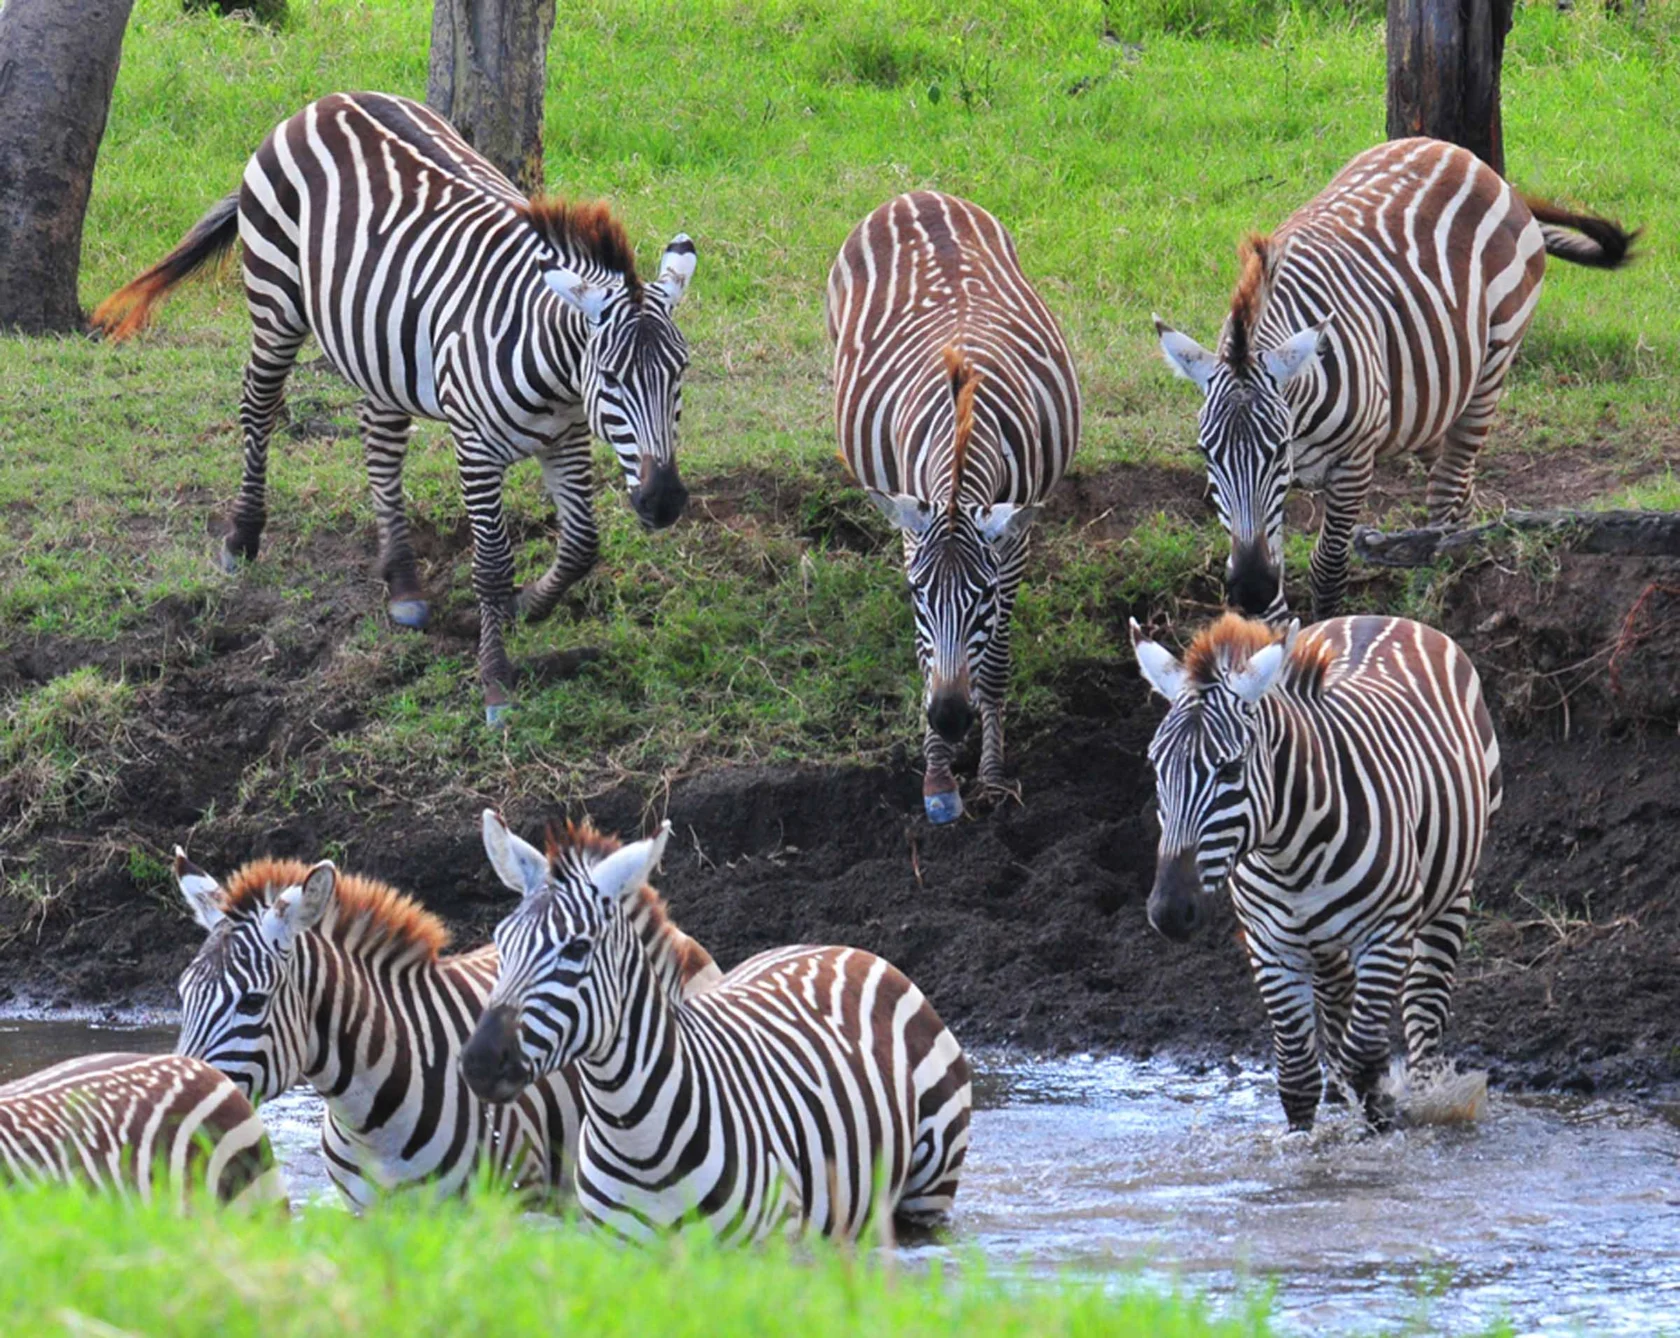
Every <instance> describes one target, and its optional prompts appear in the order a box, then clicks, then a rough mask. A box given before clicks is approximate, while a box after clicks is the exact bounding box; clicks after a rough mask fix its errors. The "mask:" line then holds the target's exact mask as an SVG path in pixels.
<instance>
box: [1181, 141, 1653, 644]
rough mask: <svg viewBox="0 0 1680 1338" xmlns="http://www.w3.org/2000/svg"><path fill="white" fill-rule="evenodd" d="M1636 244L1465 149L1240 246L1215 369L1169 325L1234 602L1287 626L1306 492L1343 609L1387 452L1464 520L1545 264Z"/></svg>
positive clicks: (1379, 179)
mask: <svg viewBox="0 0 1680 1338" xmlns="http://www.w3.org/2000/svg"><path fill="white" fill-rule="evenodd" d="M1636 235H1637V234H1634V233H1628V232H1626V231H1624V230H1623V229H1622V228H1621V227H1619V226H1618V225H1616V224H1614V223H1611V222H1609V221H1607V220H1605V219H1601V218H1595V217H1593V216H1591V215H1587V214H1577V213H1573V212H1571V211H1569V210H1565V209H1560V208H1558V207H1556V206H1554V205H1550V204H1547V203H1545V202H1544V201H1540V200H1534V199H1528V198H1525V197H1524V196H1522V195H1521V194H1519V193H1518V192H1516V191H1515V190H1513V189H1512V188H1511V187H1510V186H1509V185H1508V184H1507V183H1506V182H1505V181H1504V180H1503V179H1502V178H1501V177H1500V176H1499V174H1498V173H1496V172H1495V171H1494V170H1493V169H1492V168H1490V167H1488V166H1487V165H1486V164H1485V163H1483V162H1482V161H1481V160H1480V159H1478V158H1477V157H1476V156H1475V155H1474V154H1472V153H1470V152H1469V151H1468V150H1465V149H1461V148H1457V147H1455V146H1454V145H1451V144H1446V143H1443V142H1441V141H1439V140H1433V139H1401V140H1394V141H1391V142H1389V143H1386V144H1379V145H1378V146H1376V147H1375V148H1372V149H1368V150H1366V151H1365V152H1364V153H1361V154H1360V155H1359V156H1358V157H1356V158H1354V159H1353V161H1351V162H1350V163H1349V164H1348V165H1347V166H1346V167H1345V168H1343V169H1342V171H1341V172H1340V173H1339V174H1338V175H1337V176H1336V177H1335V179H1334V180H1333V181H1331V182H1330V184H1329V185H1328V186H1327V187H1326V188H1325V189H1324V191H1323V192H1322V193H1321V194H1319V195H1318V196H1317V197H1316V198H1314V199H1313V200H1311V201H1309V202H1308V203H1307V204H1306V205H1304V206H1302V207H1301V208H1300V209H1298V210H1297V211H1296V212H1295V213H1294V214H1292V215H1290V217H1289V218H1288V219H1287V220H1285V221H1284V223H1283V224H1282V226H1281V227H1279V228H1278V229H1277V231H1276V232H1274V233H1273V234H1272V235H1271V236H1270V237H1251V238H1250V239H1249V240H1248V241H1247V242H1245V243H1244V246H1243V251H1242V255H1243V266H1244V272H1243V276H1242V280H1241V282H1240V283H1239V284H1238V287H1237V290H1236V294H1235V296H1234V297H1233V299H1232V304H1231V315H1230V318H1229V319H1228V320H1227V321H1226V324H1225V329H1224V332H1223V334H1222V335H1221V338H1220V341H1219V350H1218V353H1217V354H1215V353H1210V352H1208V351H1207V350H1206V349H1204V348H1202V347H1201V346H1200V345H1199V344H1197V343H1196V342H1195V341H1194V340H1192V339H1190V338H1188V337H1187V336H1185V335H1183V334H1180V333H1179V332H1178V331H1176V330H1174V329H1172V328H1171V327H1169V326H1168V325H1166V324H1165V323H1164V322H1162V321H1161V319H1160V318H1159V317H1157V318H1156V322H1155V324H1156V329H1157V332H1158V333H1159V335H1160V339H1161V348H1162V351H1163V352H1164V353H1165V354H1166V357H1167V361H1168V362H1169V363H1170V364H1171V365H1172V366H1173V368H1174V369H1175V370H1176V371H1178V373H1179V374H1180V375H1182V376H1185V377H1188V378H1189V379H1190V380H1192V381H1194V382H1195V383H1196V384H1197V385H1198V386H1199V387H1200V388H1201V389H1202V391H1203V393H1204V394H1205V396H1206V399H1205V400H1204V402H1203V405H1202V409H1201V414H1200V417H1199V420H1198V440H1199V443H1200V447H1201V451H1202V454H1203V456H1204V457H1205V459H1206V462H1207V469H1208V480H1209V482H1210V484H1211V485H1212V493H1213V500H1214V504H1215V506H1216V507H1217V509H1218V511H1219V515H1220V519H1221V520H1222V521H1223V522H1224V525H1225V528H1226V529H1227V530H1228V531H1229V532H1230V536H1231V556H1230V561H1229V563H1228V565H1227V567H1226V580H1227V589H1228V594H1229V597H1230V599H1231V602H1232V603H1233V604H1235V605H1237V606H1238V607H1239V608H1241V609H1242V610H1244V611H1245V612H1247V613H1249V614H1250V615H1254V616H1264V617H1266V618H1267V619H1268V620H1271V621H1279V620H1281V618H1282V617H1283V615H1284V614H1285V612H1286V611H1287V608H1286V603H1285V597H1284V591H1283V583H1282V578H1281V573H1282V570H1283V566H1282V564H1283V503H1284V496H1285V494H1286V493H1287V492H1288V490H1289V488H1290V486H1291V485H1292V484H1294V485H1299V486H1301V487H1305V488H1310V489H1314V490H1322V492H1323V494H1324V521H1323V525H1322V527H1321V529H1320V531H1319V537H1318V542H1317V544H1316V546H1315V547H1314V549H1313V556H1312V593H1313V615H1314V617H1316V618H1327V617H1329V616H1331V615H1332V614H1333V613H1334V612H1335V611H1336V608H1337V606H1338V605H1339V603H1340V601H1341V598H1342V592H1343V589H1344V586H1345V584H1346V577H1347V566H1348V552H1349V545H1350V542H1351V540H1352V536H1353V529H1354V524H1355V522H1356V521H1357V520H1358V518H1359V513H1360V511H1361V509H1362V508H1363V506H1364V503H1365V497H1366V494H1367V493H1368V492H1369V490H1370V486H1371V478H1372V472H1373V469H1374V467H1375V463H1376V461H1377V459H1378V458H1379V457H1382V456H1387V455H1393V454H1401V453H1415V454H1417V455H1418V456H1420V457H1421V458H1422V459H1423V460H1424V462H1425V463H1426V464H1428V466H1429V486H1428V495H1427V500H1428V506H1429V520H1430V523H1431V524H1434V525H1439V524H1447V523H1450V522H1452V521H1455V520H1457V519H1459V518H1460V517H1461V516H1463V514H1464V513H1465V511H1466V509H1467V508H1468V506H1469V503H1470V487H1471V476H1472V474H1473V472H1474V469H1475V462H1476V455H1477V453H1478V452H1479V451H1480V450H1481V448H1482V443H1483V442H1484V441H1485V440H1486V438H1487V434H1488V429H1489V427H1490V426H1491V424H1492V422H1493V416H1494V410H1495V409H1496V407H1497V406H1498V403H1499V398H1500V395H1501V394H1502V393H1503V390H1504V386H1505V377H1506V374H1507V372H1508V371H1509V370H1510V366H1511V362H1512V360H1513V358H1515V356H1516V353H1517V349H1518V347H1519V345H1520V344H1521V343H1522V338H1523V335H1524V333H1525V332H1526V331H1527V329H1528V324H1529V320H1530V318H1531V317H1532V316H1533V314H1534V307H1535V304H1536V302H1537V301H1538V300H1539V296H1540V284H1541V279H1542V277H1543V276H1544V273H1545V268H1546V256H1547V255H1548V254H1551V255H1555V256H1558V257H1559V258H1560V259H1564V260H1569V261H1572V262H1574V263H1575V264H1579V265H1588V266H1593V267H1596V268H1600V269H1613V268H1615V267H1616V266H1618V265H1620V264H1622V263H1623V262H1624V261H1625V260H1626V259H1627V258H1628V255H1629V247H1630V245H1631V243H1632V241H1633V239H1634V237H1635V236H1636Z"/></svg>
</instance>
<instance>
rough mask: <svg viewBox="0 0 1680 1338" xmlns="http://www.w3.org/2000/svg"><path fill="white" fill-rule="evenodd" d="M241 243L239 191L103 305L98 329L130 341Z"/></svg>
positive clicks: (219, 203) (96, 314)
mask: <svg viewBox="0 0 1680 1338" xmlns="http://www.w3.org/2000/svg"><path fill="white" fill-rule="evenodd" d="M237 240H239V192H238V191H234V192H233V194H232V195H229V196H226V197H225V198H223V199H220V200H217V201H216V203H215V204H213V205H211V206H210V209H209V212H207V213H206V214H205V215H204V217H203V218H201V219H199V220H198V222H197V223H194V224H193V227H192V231H191V232H189V233H188V234H187V235H186V236H185V237H183V238H182V239H181V241H180V244H179V245H178V246H176V248H175V249H174V250H173V251H171V252H170V253H169V254H168V255H166V256H165V257H164V258H163V259H162V260H160V261H158V262H157V264H155V265H153V266H152V267H151V268H150V269H149V270H147V271H146V272H145V273H144V274H142V275H141V276H140V277H139V278H137V279H135V280H134V281H133V282H131V283H127V284H125V285H123V286H122V287H121V288H119V289H117V291H116V292H114V293H112V294H111V295H110V296H109V297H108V298H106V299H105V300H104V301H103V302H101V303H100V304H99V306H98V307H97V308H96V309H95V310H94V313H93V324H94V327H95V328H96V329H98V330H100V331H102V332H103V333H104V335H105V337H106V338H107V339H112V340H118V339H127V338H128V337H129V336H130V335H131V334H135V333H137V332H138V331H139V330H141V329H143V328H144V327H145V325H146V322H147V321H149V320H150V319H151V318H152V308H154V307H155V306H157V304H158V303H159V302H161V301H163V299H164V298H165V297H167V296H168V295H169V293H170V292H171V290H173V289H174V288H175V287H176V286H177V285H178V284H180V283H181V281H182V280H183V279H186V278H189V277H190V276H191V275H193V274H196V273H197V272H198V271H199V270H201V269H203V268H204V267H205V266H206V265H208V264H209V263H210V262H211V261H212V260H215V259H217V258H218V257H219V256H221V255H222V254H223V253H224V252H225V251H227V249H228V248H229V247H230V246H232V245H233V244H234V242H236V241H237Z"/></svg>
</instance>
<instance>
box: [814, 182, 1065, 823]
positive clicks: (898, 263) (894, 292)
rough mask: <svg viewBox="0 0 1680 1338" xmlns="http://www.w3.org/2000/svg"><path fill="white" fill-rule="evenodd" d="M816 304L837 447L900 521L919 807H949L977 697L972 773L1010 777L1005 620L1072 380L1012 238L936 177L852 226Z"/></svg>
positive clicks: (953, 805) (998, 788)
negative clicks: (920, 718)
mask: <svg viewBox="0 0 1680 1338" xmlns="http://www.w3.org/2000/svg"><path fill="white" fill-rule="evenodd" d="M826 312H827V321H828V336H829V339H830V340H832V341H833V343H834V419H835V428H836V431H837V432H838V434H839V438H840V458H841V461H842V463H843V464H844V465H845V467H846V468H847V469H848V470H849V471H850V472H851V474H852V476H853V477H854V478H855V479H856V480H857V481H858V482H859V483H860V484H861V485H862V486H863V487H864V489H865V490H867V492H868V494H869V496H870V498H871V499H872V500H873V501H874V502H875V504H876V505H877V506H878V507H879V508H880V509H881V511H882V512H883V513H884V514H885V515H886V517H887V519H888V520H890V521H891V522H892V523H893V524H894V525H895V526H896V527H897V528H898V530H899V531H900V534H901V535H902V538H903V544H904V565H905V572H906V575H907V576H908V578H909V583H910V591H911V602H912V605H913V607H914V611H915V619H916V656H917V660H918V662H919V664H920V668H921V673H922V706H923V710H924V711H925V713H926V716H927V729H926V734H925V739H924V745H923V747H924V754H925V760H926V774H925V777H924V780H923V784H922V796H923V799H922V802H923V806H924V808H925V809H926V812H927V816H928V819H929V821H931V822H935V823H947V822H954V821H956V820H957V819H958V818H959V817H961V816H962V811H963V805H962V797H961V795H960V794H959V793H958V790H957V782H956V779H955V777H954V776H953V775H952V771H951V766H952V762H953V758H954V754H955V750H956V748H957V747H958V746H959V745H960V744H961V743H962V741H963V739H964V737H965V736H966V735H967V733H968V730H969V727H970V726H971V725H972V724H973V721H974V713H975V708H976V707H978V709H979V714H980V721H981V735H982V742H981V752H980V781H981V784H982V786H983V787H984V789H985V790H986V791H987V792H990V793H998V792H1007V790H1008V787H1007V784H1006V782H1005V779H1004V770H1003V706H1004V697H1005V695H1006V693H1007V691H1008V687H1009V632H1010V620H1011V617H1012V614H1013V611H1014V607H1015V595H1016V591H1017V590H1018V589H1019V587H1020V583H1021V572H1022V569H1023V567H1024V566H1025V564H1026V557H1027V540H1028V534H1029V531H1030V529H1031V526H1032V522H1033V518H1034V516H1035V515H1036V514H1037V511H1038V507H1039V505H1040V504H1041V503H1042V502H1043V501H1044V499H1045V497H1046V496H1047V495H1048V494H1049V492H1050V490H1051V489H1052V488H1054V487H1055V486H1056V484H1057V483H1058V482H1059V481H1060V479H1061V477H1062V475H1063V473H1064V472H1066V470H1067V466H1068V461H1069V460H1070V459H1072V457H1073V452H1074V450H1075V448H1076V447H1077V446H1078V444H1079V415H1080V404H1079V382H1078V379H1077V377H1076V376H1075V375H1074V369H1073V359H1072V356H1071V355H1070V354H1069V352H1068V347H1067V343H1066V341H1065V340H1064V339H1063V338H1062V332H1061V330H1060V328H1059V327H1058V326H1057V324H1056V319H1055V317H1054V316H1052V315H1051V314H1050V310H1049V308H1048V307H1046V306H1045V305H1044V302H1043V300H1042V299H1041V298H1040V297H1039V295H1038V294H1037V292H1035V291H1034V290H1033V287H1032V285H1031V284H1030V283H1028V282H1027V279H1026V276H1025V275H1023V274H1022V273H1021V267H1020V262H1019V260H1018V259H1017V257H1016V254H1015V241H1014V239H1013V238H1012V237H1011V236H1010V235H1009V233H1008V232H1007V231H1006V230H1005V229H1004V227H1003V225H1002V224H1001V223H999V222H998V221H997V219H995V218H993V217H992V215H991V214H989V213H987V212H986V211H985V210H984V209H982V208H980V206H979V205H976V204H970V203H969V202H968V201H966V200H959V199H957V198H956V197H955V196H951V195H942V194H940V193H939V192H937V191H912V192H910V193H909V194H907V195H900V196H898V197H897V198H896V199H892V200H889V201H887V203H885V204H883V205H882V206H881V207H880V208H878V209H876V210H875V211H874V212H873V213H872V214H870V215H869V216H868V217H867V218H866V219H864V220H863V222H861V223H859V224H858V225H857V227H856V228H854V229H853V230H852V233H851V235H850V236H849V237H847V238H846V242H845V244H844V245H843V246H842V247H841V248H840V254H839V255H838V256H837V257H836V258H835V261H834V266H833V268H832V269H831V270H830V271H829V275H828V291H827V301H826Z"/></svg>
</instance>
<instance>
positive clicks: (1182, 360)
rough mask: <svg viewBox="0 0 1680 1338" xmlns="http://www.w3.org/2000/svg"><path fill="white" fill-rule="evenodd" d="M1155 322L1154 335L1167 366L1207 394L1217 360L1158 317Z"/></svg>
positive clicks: (1188, 337)
mask: <svg viewBox="0 0 1680 1338" xmlns="http://www.w3.org/2000/svg"><path fill="white" fill-rule="evenodd" d="M1154 320H1155V333H1156V334H1157V335H1158V336H1159V337H1160V340H1161V352H1162V353H1163V354H1165V355H1166V359H1167V366H1169V367H1171V368H1172V369H1173V371H1175V372H1177V373H1178V374H1179V375H1180V376H1182V377H1183V378H1184V379H1185V380H1186V381H1194V382H1195V383H1196V386H1197V388H1198V389H1200V390H1201V392H1202V393H1203V394H1204V395H1205V394H1207V388H1208V382H1209V381H1211V380H1212V379H1213V369H1214V367H1215V366H1216V365H1217V364H1218V361H1219V360H1218V359H1217V358H1215V357H1214V356H1213V354H1211V353H1209V352H1208V351H1207V350H1206V349H1205V348H1203V347H1202V346H1201V345H1200V344H1198V343H1197V342H1196V341H1195V340H1194V339H1192V338H1190V336H1189V335H1187V334H1180V333H1179V332H1178V331H1177V330H1175V329H1173V328H1172V326H1170V325H1168V324H1167V323H1166V322H1165V321H1164V320H1162V319H1161V318H1160V317H1159V316H1156V317H1155V318H1154Z"/></svg>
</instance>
